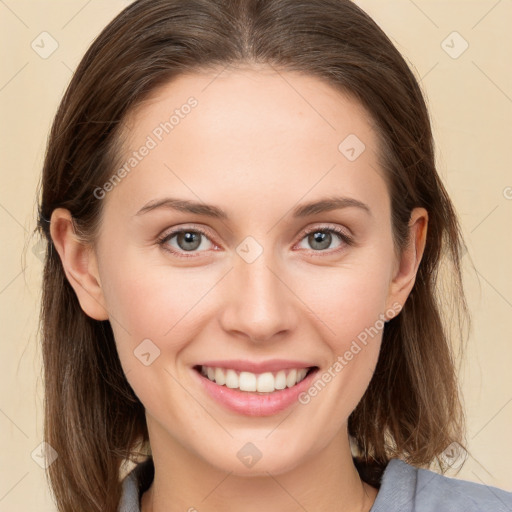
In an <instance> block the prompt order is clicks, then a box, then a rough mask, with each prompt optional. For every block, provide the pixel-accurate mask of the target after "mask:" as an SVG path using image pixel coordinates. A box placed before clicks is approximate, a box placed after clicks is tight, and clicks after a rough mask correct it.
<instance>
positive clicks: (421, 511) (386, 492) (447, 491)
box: [118, 458, 512, 512]
mask: <svg viewBox="0 0 512 512" xmlns="http://www.w3.org/2000/svg"><path fill="white" fill-rule="evenodd" d="M153 476H154V466H153V460H152V459H151V458H149V459H148V460H146V461H145V462H142V463H140V464H138V465H137V466H135V467H134V468H133V470H132V471H131V472H130V473H129V474H128V475H127V476H126V477H125V479H124V480H123V494H122V498H121V502H120V504H119V509H118V512H140V498H141V496H142V493H143V492H144V491H146V490H147V489H148V488H149V486H150V485H151V482H152V481H153ZM370 512H512V492H507V491H504V490H502V489H498V488H497V487H491V486H488V485H483V484H477V483H473V482H468V481H465V480H458V479H455V478H450V477H447V476H442V475H439V474H437V473H434V472H433V471H429V470H426V469H418V468H415V467H414V466H411V465H409V464H407V463H405V462H403V461H401V460H399V459H391V460H390V461H389V463H388V465H387V466H386V469H385V470H384V474H383V475H382V479H381V484H380V487H379V492H378V494H377V498H376V500H375V503H374V504H373V507H372V509H371V511H370Z"/></svg>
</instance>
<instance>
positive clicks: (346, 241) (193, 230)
mask: <svg viewBox="0 0 512 512" xmlns="http://www.w3.org/2000/svg"><path fill="white" fill-rule="evenodd" d="M318 232H320V233H334V234H336V235H338V236H339V238H340V239H341V241H342V242H343V243H344V244H346V245H348V246H351V245H354V240H353V238H352V237H351V236H349V235H347V233H345V232H344V231H343V230H342V229H341V228H339V227H326V226H322V227H316V228H312V229H309V230H306V231H303V232H302V233H301V236H300V239H299V242H300V241H302V240H303V239H304V238H306V237H307V236H308V235H310V234H311V233H318ZM180 233H200V234H201V235H203V236H205V237H206V238H208V240H210V236H209V234H208V233H207V232H206V231H205V230H203V229H201V228H181V229H176V230H175V231H171V232H169V233H164V234H163V235H162V236H161V237H159V238H158V240H157V243H158V245H160V246H162V247H163V249H164V250H165V251H168V252H170V253H171V254H173V255H174V256H177V257H178V258H197V256H195V255H194V252H193V251H191V253H190V254H186V253H183V252H179V251H176V250H175V249H170V248H169V246H168V245H167V242H168V241H169V240H171V239H172V238H173V237H174V236H175V235H179V234H180ZM210 241H211V242H212V243H213V244H214V245H216V244H215V243H214V242H213V241H212V240H210ZM340 250H342V248H337V249H335V250H333V251H314V250H311V252H312V254H313V255H314V256H322V255H323V253H327V254H333V253H336V252H338V251H340ZM315 253H316V254H315Z"/></svg>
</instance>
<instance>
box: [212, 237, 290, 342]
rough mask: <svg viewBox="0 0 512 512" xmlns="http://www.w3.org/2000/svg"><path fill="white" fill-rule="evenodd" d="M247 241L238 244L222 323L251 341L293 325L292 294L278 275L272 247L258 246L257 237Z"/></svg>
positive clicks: (226, 327)
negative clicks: (265, 248)
mask: <svg viewBox="0 0 512 512" xmlns="http://www.w3.org/2000/svg"><path fill="white" fill-rule="evenodd" d="M246 243H247V245H244V242H242V243H241V244H240V246H239V247H238V249H237V252H238V254H239V256H237V258H236V260H235V264H234V269H233V271H232V272H231V273H230V274H231V276H230V286H231V287H232V289H233V293H232V294H230V297H231V300H230V301H229V303H228V304H226V305H225V310H224V312H223V315H222V319H223V327H224V329H226V330H228V331H237V332H238V333H243V334H244V335H245V336H247V337H249V338H250V339H251V340H252V341H263V340H266V339H269V338H271V337H272V336H274V335H275V334H277V333H279V332H282V331H284V330H287V329H291V327H292V322H293V315H292V310H293V306H292V294H291V292H290V290H288V289H287V287H286V286H285V284H284V283H283V282H282V281H281V279H280V278H279V277H278V276H279V274H280V272H279V270H278V269H277V268H276V266H277V265H276V262H275V258H273V253H272V251H271V250H270V249H268V250H263V247H261V245H260V246H259V248H258V246H257V245H256V243H255V241H254V240H248V241H246ZM258 245H259V244H258ZM258 252H259V255H258Z"/></svg>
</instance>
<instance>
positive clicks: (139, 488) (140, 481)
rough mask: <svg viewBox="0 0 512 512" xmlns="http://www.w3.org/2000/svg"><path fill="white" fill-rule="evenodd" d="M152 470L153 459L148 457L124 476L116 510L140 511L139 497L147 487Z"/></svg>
mask: <svg viewBox="0 0 512 512" xmlns="http://www.w3.org/2000/svg"><path fill="white" fill-rule="evenodd" d="M154 471H155V470H154V465H153V459H152V458H151V457H149V458H148V459H147V460H145V461H143V462H140V463H139V464H137V465H136V466H135V467H134V468H133V469H132V470H131V471H130V473H128V474H127V475H126V476H125V477H124V479H123V482H122V491H121V492H122V494H121V500H120V502H119V507H118V509H117V510H118V512H140V498H141V496H142V494H143V493H144V491H146V490H147V489H149V486H150V485H151V482H152V481H153V477H154Z"/></svg>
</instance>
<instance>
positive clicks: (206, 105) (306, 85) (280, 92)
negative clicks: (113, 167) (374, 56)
mask: <svg viewBox="0 0 512 512" xmlns="http://www.w3.org/2000/svg"><path fill="white" fill-rule="evenodd" d="M125 136H126V138H125V143H124V154H123V155H122V158H121V160H122V162H123V163H126V162H127V161H128V158H129V157H130V155H132V153H133V152H134V151H138V150H139V149H140V148H142V146H144V145H149V146H151V149H150V151H144V152H145V153H146V154H145V156H144V157H143V158H141V159H140V160H139V161H138V162H137V163H136V166H134V167H133V170H130V173H129V174H130V175H129V177H128V179H126V180H124V182H123V183H122V184H121V185H122V186H119V187H116V190H114V194H112V195H115V194H118V193H120V191H121V190H126V191H128V190H129V189H131V196H132V197H135V196H137V198H140V199H141V200H143V199H144V198H145V199H146V200H150V199H154V196H155V193H156V192H162V193H163V190H162V187H163V188H166V187H167V186H168V188H169V189H170V190H172V191H173V194H171V195H177V194H176V191H177V189H179V191H180V192H182V194H181V197H184V196H186V197H188V198H190V199H195V200H197V199H198V198H202V197H203V196H205V197H208V198H209V199H212V201H211V202H215V203H218V204H223V203H225V202H226V201H222V197H223V195H224V197H226V195H227V197H230V199H231V203H232V204H234V202H233V199H234V196H237V197H239V198H242V202H241V204H244V203H243V200H245V199H248V198H250V197H251V196H252V195H254V194H260V195H261V193H262V192H264V193H265V195H266V196H268V197H272V196H273V195H274V196H275V194H278V193H279V194H280V195H281V198H282V199H283V204H284V203H286V202H288V199H287V195H289V196H290V197H289V201H290V202H295V203H296V202H297V201H298V200H299V199H300V197H301V196H305V195H308V194H313V195H314V194H315V192H316V191H317V192H318V194H320V193H321V192H324V193H325V192H330V191H334V189H336V188H337V189H338V190H337V191H339V192H343V193H346V194H350V193H353V194H356V191H355V190H353V188H354V183H355V181H357V180H355V181H354V178H358V180H359V182H361V180H363V181H365V182H366V184H367V188H368V190H369V191H371V188H372V184H371V182H372V180H374V181H375V180H376V179H377V180H379V181H382V178H380V177H379V176H378V172H377V171H379V165H378V150H377V144H378V142H377V133H376V131H375V128H374V125H373V122H372V119H371V117H370V116H369V114H368V113H367V111H366V110H365V109H364V108H363V107H362V106H361V105H360V104H359V103H358V102H357V101H355V100H354V99H353V97H351V96H350V95H347V94H345V93H342V92H341V91H339V90H336V89H334V88H333V87H332V86H331V85H329V84H327V83H326V82H325V81H323V80H321V79H319V78H317V77H314V76H310V75H306V74H304V73H299V72H294V71H276V70H274V69H273V68H270V67H261V68H258V69H236V70H226V69H224V70H222V69H221V70H216V71H208V72H206V71H205V72H197V73H192V74H183V75H179V76H178V77H176V78H174V79H173V80H171V81H169V82H168V83H166V84H164V85H163V86H160V87H159V88H158V89H156V90H155V91H153V92H152V93H151V95H150V96H148V97H147V98H146V99H145V100H144V101H143V102H141V103H140V104H139V105H137V107H136V108H135V109H134V110H133V111H132V112H131V113H130V115H129V116H128V117H127V119H126V121H125ZM360 184H361V183H360ZM381 185H382V183H380V184H379V186H381ZM340 187H341V188H342V189H343V190H339V189H340ZM351 189H352V190H351ZM381 192H382V189H381ZM346 194H345V195H346ZM356 195H357V194H356ZM311 198H312V197H308V199H311ZM260 199H261V197H260ZM139 203H140V201H139ZM245 204H246V205H248V204H249V203H245ZM134 206H135V205H134ZM140 206H141V205H139V207H140Z"/></svg>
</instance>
